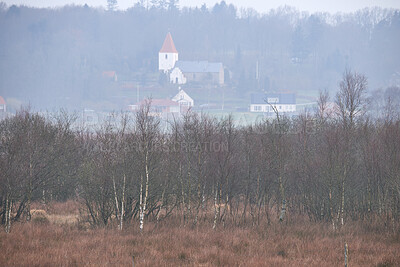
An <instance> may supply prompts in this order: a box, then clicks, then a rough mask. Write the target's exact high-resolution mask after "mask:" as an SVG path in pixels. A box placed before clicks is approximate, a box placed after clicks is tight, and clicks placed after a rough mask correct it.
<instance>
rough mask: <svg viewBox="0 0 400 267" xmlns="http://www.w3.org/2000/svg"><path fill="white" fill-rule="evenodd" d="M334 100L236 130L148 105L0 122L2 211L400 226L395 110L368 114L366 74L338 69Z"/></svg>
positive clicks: (227, 122) (228, 123)
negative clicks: (96, 115) (71, 210)
mask: <svg viewBox="0 0 400 267" xmlns="http://www.w3.org/2000/svg"><path fill="white" fill-rule="evenodd" d="M339 87H340V88H339V90H338V93H337V94H336V96H334V97H331V99H332V101H334V103H335V104H334V105H332V104H331V103H332V102H330V100H329V99H330V96H329V94H328V93H327V92H321V93H320V96H319V100H318V107H316V109H315V110H314V111H313V112H303V113H301V114H300V115H299V116H297V117H292V118H288V117H285V116H284V115H283V114H279V113H278V111H276V116H275V119H273V120H271V119H268V118H266V119H263V120H261V121H259V122H257V123H254V124H252V125H247V126H236V125H235V124H234V120H233V117H232V116H227V117H224V118H219V119H217V118H214V117H210V116H208V115H205V114H198V113H193V112H188V113H187V114H186V115H184V116H183V117H182V118H176V120H173V121H170V122H169V124H168V127H167V128H165V127H162V125H161V121H160V119H159V117H157V116H154V113H153V112H152V109H151V99H150V100H148V101H147V103H146V104H145V105H143V106H142V107H141V108H140V110H139V111H137V112H135V113H121V114H116V115H115V116H110V117H109V118H108V119H107V120H105V121H104V122H103V123H102V124H101V126H99V127H98V128H96V129H89V128H88V127H85V126H84V125H80V124H76V123H74V121H75V120H74V117H73V116H71V115H68V114H67V113H66V112H60V113H59V114H58V115H55V116H52V117H44V116H41V115H39V114H37V113H33V112H30V111H29V110H21V111H19V112H17V113H16V115H15V116H12V117H8V118H6V119H4V120H2V121H1V122H0V199H1V202H0V215H1V223H2V225H3V226H4V227H5V229H6V231H10V227H11V225H12V222H14V221H18V220H30V218H31V215H30V205H31V203H32V202H33V201H43V202H48V201H65V200H67V199H75V200H78V201H81V202H82V204H83V205H84V206H85V207H86V213H85V214H86V215H85V216H86V217H85V218H86V220H87V221H88V222H90V223H91V224H92V225H93V226H106V225H114V226H115V227H118V228H119V229H123V227H124V225H126V224H138V226H139V227H140V229H143V227H144V226H145V223H146V222H147V221H155V222H157V223H158V222H162V221H168V220H178V221H179V222H180V223H181V224H182V225H197V224H208V225H209V226H210V227H213V228H216V227H218V226H222V225H258V224H269V223H271V222H272V221H274V220H278V221H281V222H283V223H284V222H285V221H287V220H288V219H290V216H294V215H299V214H300V215H302V216H305V217H307V218H309V220H311V221H319V222H327V223H329V224H331V225H332V227H333V228H335V229H337V228H340V227H342V226H343V225H344V224H346V223H349V222H353V221H364V220H372V219H376V220H378V221H379V222H380V223H382V225H386V226H387V227H389V226H390V230H391V231H398V230H399V224H398V221H399V215H400V114H399V112H398V111H394V110H393V109H392V101H391V99H390V97H389V98H388V99H386V101H385V107H384V109H383V112H382V115H381V116H380V117H379V119H375V118H373V117H371V116H369V114H368V112H366V111H367V107H368V106H367V104H368V99H367V96H366V87H367V79H366V77H365V76H364V75H362V74H359V73H357V72H351V71H346V72H345V73H344V74H343V79H342V81H341V82H340V86H339Z"/></svg>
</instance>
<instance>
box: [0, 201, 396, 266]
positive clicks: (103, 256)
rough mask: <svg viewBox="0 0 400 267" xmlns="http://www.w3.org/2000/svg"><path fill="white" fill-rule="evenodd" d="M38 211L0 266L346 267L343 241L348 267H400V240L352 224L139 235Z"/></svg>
mask: <svg viewBox="0 0 400 267" xmlns="http://www.w3.org/2000/svg"><path fill="white" fill-rule="evenodd" d="M35 208H36V210H43V211H45V214H40V215H39V216H35V215H33V217H32V221H31V222H29V223H14V224H13V226H12V231H11V233H9V234H6V233H4V231H3V232H1V233H0V251H1V253H0V266H132V257H134V258H135V260H134V261H135V266H343V265H344V242H347V243H348V246H349V266H400V238H399V236H394V235H393V234H390V233H388V232H385V231H380V230H379V229H376V228H373V227H369V228H366V227H361V226H360V225H351V224H350V223H349V224H347V225H346V226H345V227H344V228H343V229H342V230H341V231H340V232H335V231H333V230H332V229H331V227H330V226H329V225H326V224H317V223H309V222H308V221H307V220H305V221H303V222H301V223H299V222H297V223H296V224H292V223H291V222H289V223H287V224H282V225H281V224H279V223H276V224H275V223H274V224H272V225H270V226H267V225H264V226H255V227H248V228H247V227H245V228H241V227H222V226H220V227H219V228H218V229H216V230H213V229H211V225H207V224H205V223H204V224H202V225H201V226H198V227H190V226H186V227H183V226H179V223H174V222H173V221H171V220H170V221H168V222H164V223H163V224H159V225H155V224H154V223H152V222H148V223H147V224H145V230H144V231H143V233H140V232H139V230H138V225H137V223H136V222H134V223H132V224H130V225H127V227H126V228H125V229H124V230H123V231H119V230H117V229H116V227H113V226H110V227H109V228H98V229H91V228H87V227H86V226H85V225H84V224H83V223H81V222H79V220H78V219H79V216H78V205H77V204H74V203H73V202H69V203H67V204H53V205H49V206H46V207H45V208H44V207H40V206H36V207H35ZM42 213H43V212H42ZM292 221H293V219H292Z"/></svg>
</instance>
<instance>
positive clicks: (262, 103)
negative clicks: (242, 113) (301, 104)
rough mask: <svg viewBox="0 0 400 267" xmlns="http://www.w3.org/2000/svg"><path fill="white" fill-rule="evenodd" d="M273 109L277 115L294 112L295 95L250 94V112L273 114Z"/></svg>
mask: <svg viewBox="0 0 400 267" xmlns="http://www.w3.org/2000/svg"><path fill="white" fill-rule="evenodd" d="M274 108H276V110H277V111H278V112H279V113H294V112H296V95H295V94H283V93H282V94H274V93H271V94H252V95H251V103H250V112H262V113H274V110H273V109H274Z"/></svg>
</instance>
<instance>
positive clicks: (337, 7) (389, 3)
mask: <svg viewBox="0 0 400 267" xmlns="http://www.w3.org/2000/svg"><path fill="white" fill-rule="evenodd" d="M0 1H1V0H0ZM3 2H5V3H6V4H7V5H9V6H10V5H13V4H16V5H21V4H22V5H27V6H33V7H59V6H63V5H67V4H76V5H84V4H85V3H87V4H88V5H89V6H106V4H107V0H5V1H4V0H3ZM136 2H137V1H136V0H118V6H119V8H120V9H126V8H129V7H132V6H133V5H134V4H135V3H136ZM149 2H150V1H149ZM217 2H220V1H215V0H180V1H179V6H180V7H183V6H201V5H202V4H203V3H205V4H206V5H207V6H208V7H211V6H213V5H214V4H215V3H217ZM225 2H226V3H228V4H230V3H232V4H234V5H235V6H237V7H239V8H240V7H251V8H254V9H256V10H257V11H258V12H261V13H263V12H266V11H268V10H269V9H272V8H277V7H279V6H283V5H289V6H294V7H296V8H298V9H299V10H302V11H303V10H304V11H309V12H319V11H327V12H331V13H335V12H352V11H355V10H358V9H362V8H365V7H373V6H379V7H384V8H397V9H400V1H399V0H335V1H332V0H301V1H299V0H268V1H265V0H225Z"/></svg>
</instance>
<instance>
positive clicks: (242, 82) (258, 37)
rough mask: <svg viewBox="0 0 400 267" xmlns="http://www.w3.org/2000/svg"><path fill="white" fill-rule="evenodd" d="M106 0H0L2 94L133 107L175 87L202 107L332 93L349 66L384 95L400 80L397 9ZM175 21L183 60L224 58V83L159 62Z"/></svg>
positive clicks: (12, 100) (228, 108) (20, 101)
mask: <svg viewBox="0 0 400 267" xmlns="http://www.w3.org/2000/svg"><path fill="white" fill-rule="evenodd" d="M108 2H109V5H108V6H107V7H104V8H103V7H90V6H87V5H85V6H74V5H69V6H65V7H59V8H56V9H51V8H34V7H26V6H15V5H12V6H10V5H8V4H5V3H2V4H1V5H0V95H1V96H2V97H3V98H4V99H5V100H6V102H7V109H8V111H10V112H13V111H15V110H17V109H18V108H19V107H20V106H21V105H23V106H26V105H30V106H31V107H32V108H34V109H35V110H57V109H59V108H67V109H69V110H83V109H92V110H95V111H104V112H108V111H112V110H126V109H128V106H129V105H133V104H135V103H137V102H138V100H139V101H140V100H142V99H144V98H146V97H152V98H154V99H157V98H159V99H166V98H168V99H171V98H172V97H174V96H175V95H176V94H177V93H178V91H179V89H183V90H185V92H186V93H188V95H190V96H191V97H192V98H193V99H194V102H195V108H197V109H198V110H200V109H201V107H207V108H214V109H216V110H223V111H224V112H237V111H247V110H248V108H249V105H250V101H251V94H254V93H294V94H296V96H297V100H296V101H297V103H298V104H307V103H313V102H315V99H316V97H317V95H318V91H319V90H328V91H329V92H331V95H334V94H335V92H336V91H337V89H338V83H339V81H340V79H341V77H342V75H343V73H344V72H345V71H346V69H350V70H354V71H357V72H359V73H362V74H364V75H365V76H366V77H367V78H368V91H369V93H370V94H372V93H374V92H375V95H376V96H379V97H381V96H382V95H384V93H385V91H386V89H387V88H389V87H390V88H393V87H396V86H397V87H398V86H400V53H399V48H398V44H399V42H400V34H399V32H400V12H399V10H396V9H387V8H380V7H374V8H365V9H362V10H358V11H355V12H352V13H332V14H331V13H321V12H319V13H308V12H301V11H299V10H298V9H296V8H294V7H293V8H292V7H288V6H285V7H279V8H275V9H272V10H269V11H268V12H263V13H258V12H257V11H255V10H254V9H243V8H238V7H237V6H234V5H232V4H229V3H228V4H227V3H225V2H220V3H217V4H215V5H212V6H205V5H204V6H202V7H200V8H194V7H192V8H190V7H181V8H178V1H169V2H165V1H149V6H147V4H145V1H139V2H138V3H136V4H135V5H134V6H133V7H131V8H128V9H126V10H124V11H122V10H118V9H116V8H115V9H114V7H116V5H118V2H117V1H115V3H114V4H116V5H113V1H108ZM110 3H111V4H110ZM168 32H170V33H171V36H172V39H173V43H174V45H175V47H176V50H177V51H178V53H179V60H180V61H192V62H194V61H208V62H210V63H222V65H223V74H224V81H223V84H220V83H216V82H213V81H211V80H210V79H208V80H207V79H203V80H201V81H199V80H197V81H188V82H187V83H185V84H174V83H170V82H169V80H170V73H171V70H170V71H168V72H167V73H164V72H163V71H160V70H159V51H160V49H161V48H162V45H163V42H164V39H165V38H166V35H167V33H168ZM114 74H115V75H114ZM392 91H393V90H392ZM394 92H398V91H396V90H394Z"/></svg>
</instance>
